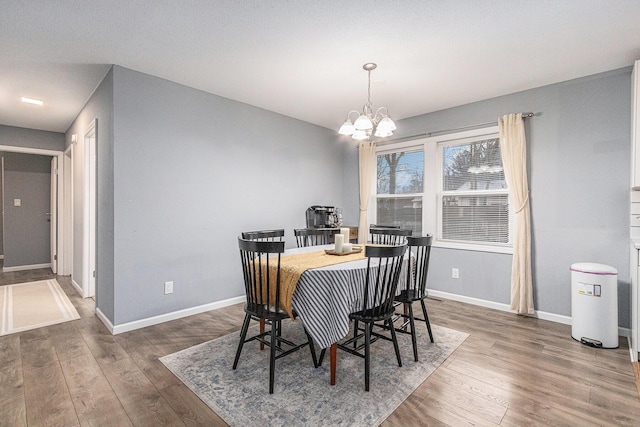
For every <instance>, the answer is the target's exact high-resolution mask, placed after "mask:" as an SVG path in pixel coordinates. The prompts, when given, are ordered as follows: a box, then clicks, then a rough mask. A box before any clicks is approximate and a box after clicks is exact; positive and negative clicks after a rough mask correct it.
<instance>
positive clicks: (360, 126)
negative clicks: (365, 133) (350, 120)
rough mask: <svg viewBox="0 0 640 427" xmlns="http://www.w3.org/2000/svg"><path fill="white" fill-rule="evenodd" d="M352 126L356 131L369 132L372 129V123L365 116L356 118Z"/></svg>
mask: <svg viewBox="0 0 640 427" xmlns="http://www.w3.org/2000/svg"><path fill="white" fill-rule="evenodd" d="M353 126H354V127H355V128H356V130H371V129H373V123H372V122H371V119H370V118H369V117H367V116H365V115H364V114H362V115H361V116H360V117H358V118H357V119H356V121H355V123H354V124H353Z"/></svg>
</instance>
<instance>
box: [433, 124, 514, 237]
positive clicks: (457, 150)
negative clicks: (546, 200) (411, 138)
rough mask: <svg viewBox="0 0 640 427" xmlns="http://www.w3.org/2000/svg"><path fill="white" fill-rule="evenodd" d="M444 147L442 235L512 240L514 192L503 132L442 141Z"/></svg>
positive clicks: (442, 165) (440, 208) (441, 202)
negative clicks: (506, 164)
mask: <svg viewBox="0 0 640 427" xmlns="http://www.w3.org/2000/svg"><path fill="white" fill-rule="evenodd" d="M438 150H439V152H440V157H441V159H442V163H441V167H440V174H441V175H440V182H441V185H440V188H439V191H438V205H439V206H438V209H439V215H438V219H439V222H440V227H439V234H438V238H439V239H440V240H442V241H452V242H464V243H481V244H487V245H509V244H510V243H511V241H510V237H509V236H510V233H509V224H510V222H511V221H510V218H509V217H510V209H509V195H508V190H507V183H506V181H505V178H504V171H503V169H502V158H501V155H500V140H499V138H498V137H497V135H496V136H494V137H490V138H487V136H482V137H480V138H467V139H464V140H453V141H447V142H446V143H439V144H438Z"/></svg>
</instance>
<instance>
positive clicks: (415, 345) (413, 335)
mask: <svg viewBox="0 0 640 427" xmlns="http://www.w3.org/2000/svg"><path fill="white" fill-rule="evenodd" d="M405 305H407V306H408V307H409V323H410V324H411V344H412V345H413V360H415V361H416V362H417V361H418V340H417V339H416V321H415V319H414V317H413V304H411V303H409V304H405Z"/></svg>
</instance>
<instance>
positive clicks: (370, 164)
mask: <svg viewBox="0 0 640 427" xmlns="http://www.w3.org/2000/svg"><path fill="white" fill-rule="evenodd" d="M358 159H359V165H360V168H359V170H360V220H359V222H358V243H367V240H368V239H369V220H368V219H367V210H368V209H369V199H370V198H371V183H372V182H373V174H374V172H375V167H376V144H375V143H374V142H362V143H360V145H359V146H358Z"/></svg>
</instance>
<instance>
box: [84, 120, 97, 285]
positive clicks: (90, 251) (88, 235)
mask: <svg viewBox="0 0 640 427" xmlns="http://www.w3.org/2000/svg"><path fill="white" fill-rule="evenodd" d="M97 122H98V121H97V119H94V120H92V121H91V123H90V124H89V126H88V127H87V129H86V130H85V131H84V134H83V136H82V143H83V145H84V147H83V148H84V159H83V161H84V175H83V186H84V197H83V203H84V206H83V208H82V212H83V217H84V220H83V235H84V236H83V242H84V243H83V248H82V249H83V254H82V259H83V264H84V268H83V273H84V277H83V278H82V279H83V280H82V291H83V297H84V298H91V297H95V294H96V275H97V267H96V261H97V257H96V250H97V242H96V239H97V232H96V230H97V206H96V200H97V194H96V193H97V188H96V183H97V181H96V179H97V174H96V168H97V148H98V147H97V143H98V141H97V137H98V123H97Z"/></svg>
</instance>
